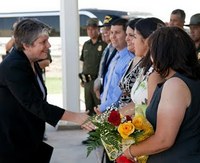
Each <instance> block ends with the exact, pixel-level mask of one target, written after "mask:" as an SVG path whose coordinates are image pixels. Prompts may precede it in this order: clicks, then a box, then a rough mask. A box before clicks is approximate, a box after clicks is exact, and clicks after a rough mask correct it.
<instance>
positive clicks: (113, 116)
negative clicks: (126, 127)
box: [108, 110, 121, 126]
mask: <svg viewBox="0 0 200 163" xmlns="http://www.w3.org/2000/svg"><path fill="white" fill-rule="evenodd" d="M108 122H110V123H111V124H113V125H114V126H119V124H120V123H121V118H120V114H119V112H118V111H115V110H112V111H111V113H110V115H109V117H108Z"/></svg>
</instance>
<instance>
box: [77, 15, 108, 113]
mask: <svg viewBox="0 0 200 163" xmlns="http://www.w3.org/2000/svg"><path fill="white" fill-rule="evenodd" d="M98 22H99V20H98V19H97V18H90V19H89V20H88V21H87V34H88V36H89V37H90V39H89V40H88V41H86V42H85V43H84V45H83V49H82V53H81V57H80V60H81V61H82V62H83V68H82V73H80V74H79V77H80V79H81V85H82V86H83V87H84V93H85V105H86V110H87V111H89V115H93V114H95V112H94V107H95V106H97V105H99V104H100V100H99V99H97V97H96V95H95V93H94V91H93V85H94V80H95V79H96V78H97V75H98V71H99V64H100V60H101V57H102V52H103V50H104V49H105V47H106V46H107V44H106V43H105V42H104V41H102V39H101V36H100V32H99V27H98V25H99V23H98Z"/></svg>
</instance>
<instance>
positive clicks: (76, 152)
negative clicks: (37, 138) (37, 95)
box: [46, 94, 101, 163]
mask: <svg viewBox="0 0 200 163" xmlns="http://www.w3.org/2000/svg"><path fill="white" fill-rule="evenodd" d="M48 101H49V102H50V103H52V104H55V105H58V106H61V107H62V95H61V94H54V95H52V94H50V95H48ZM81 106H82V107H81V110H84V104H83V103H82V102H81ZM63 126H64V127H63ZM72 128H73V129H72ZM74 128H76V129H74ZM61 129H62V130H61ZM46 134H47V137H48V141H47V143H48V144H50V145H52V146H53V147H54V152H53V155H52V158H51V162H50V163H101V162H100V161H99V160H100V158H101V156H98V155H99V152H98V151H94V152H92V153H91V154H90V155H89V157H86V154H87V146H85V145H82V140H85V139H86V138H87V136H88V135H87V131H84V130H82V129H79V128H78V127H77V126H76V127H75V126H73V125H72V124H69V125H65V123H62V122H61V123H59V125H58V126H57V128H54V127H52V126H50V125H48V124H47V125H46Z"/></svg>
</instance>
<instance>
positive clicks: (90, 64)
mask: <svg viewBox="0 0 200 163" xmlns="http://www.w3.org/2000/svg"><path fill="white" fill-rule="evenodd" d="M106 46H107V44H106V43H105V42H104V41H102V40H101V37H99V38H98V40H97V42H96V43H94V44H93V43H92V40H91V39H90V40H88V41H86V42H85V43H84V45H83V49H82V53H81V57H80V60H81V61H83V71H82V73H84V74H88V75H91V76H96V77H97V75H98V71H99V64H100V60H101V57H102V53H103V50H104V49H105V47H106Z"/></svg>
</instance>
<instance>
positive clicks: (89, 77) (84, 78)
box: [79, 73, 97, 83]
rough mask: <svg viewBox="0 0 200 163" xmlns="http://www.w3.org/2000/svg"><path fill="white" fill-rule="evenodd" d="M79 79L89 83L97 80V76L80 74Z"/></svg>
mask: <svg viewBox="0 0 200 163" xmlns="http://www.w3.org/2000/svg"><path fill="white" fill-rule="evenodd" d="M79 78H80V79H81V81H82V82H84V83H88V82H90V81H92V80H95V79H96V78H97V76H94V75H90V74H83V73H79Z"/></svg>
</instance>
